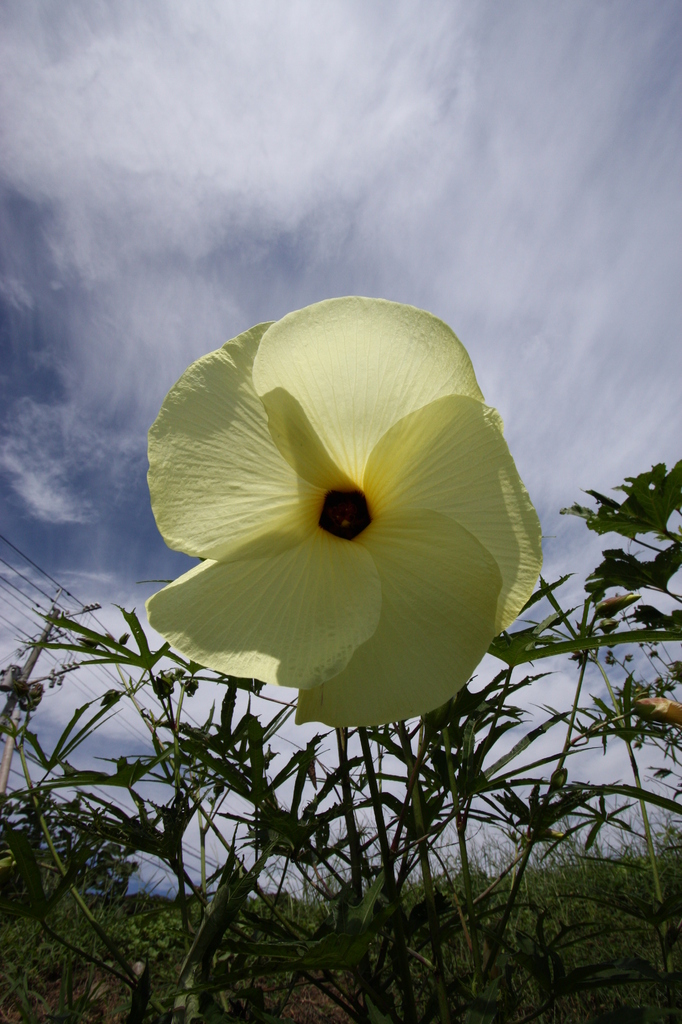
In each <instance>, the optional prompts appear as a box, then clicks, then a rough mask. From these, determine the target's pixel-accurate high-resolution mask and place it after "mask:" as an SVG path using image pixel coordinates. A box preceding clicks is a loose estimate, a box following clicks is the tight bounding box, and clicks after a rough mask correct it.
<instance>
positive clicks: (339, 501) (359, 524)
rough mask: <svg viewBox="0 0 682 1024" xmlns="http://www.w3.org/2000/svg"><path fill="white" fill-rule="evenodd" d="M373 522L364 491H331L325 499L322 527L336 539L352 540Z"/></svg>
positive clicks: (321, 517) (321, 519) (321, 518)
mask: <svg viewBox="0 0 682 1024" xmlns="http://www.w3.org/2000/svg"><path fill="white" fill-rule="evenodd" d="M371 522H372V519H371V517H370V514H369V512H368V511H367V502H366V501H365V496H364V494H363V493H362V491H330V492H329V494H328V495H327V497H326V498H325V499H324V507H323V509H322V515H321V516H320V526H321V527H322V529H323V530H327V532H328V533H333V534H334V536H335V537H344V538H345V540H352V539H353V537H357V535H358V534H359V533H362V531H363V530H364V529H365V527H366V526H369V524H370V523H371Z"/></svg>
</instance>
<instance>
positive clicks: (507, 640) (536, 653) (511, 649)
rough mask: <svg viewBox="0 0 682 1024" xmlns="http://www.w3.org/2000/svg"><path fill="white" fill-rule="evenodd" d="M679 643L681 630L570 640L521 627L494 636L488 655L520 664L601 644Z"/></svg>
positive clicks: (626, 633) (646, 630)
mask: <svg viewBox="0 0 682 1024" xmlns="http://www.w3.org/2000/svg"><path fill="white" fill-rule="evenodd" d="M667 640H670V641H673V642H675V641H676V642H678V643H679V642H680V641H681V640H682V629H674V630H672V629H631V630H627V631H624V632H621V633H609V634H608V635H607V636H579V637H576V638H575V639H572V640H545V638H544V637H534V636H533V635H532V630H530V629H523V630H519V631H518V632H516V633H501V634H500V635H499V636H497V637H495V639H494V640H493V642H492V643H491V645H490V647H489V648H488V654H492V655H493V657H494V658H499V660H500V661H503V662H504V663H505V664H506V665H509V666H515V665H523V664H525V663H527V662H531V661H538V660H539V659H541V658H554V657H556V656H557V655H559V654H575V653H577V652H579V651H592V650H598V649H599V648H601V647H617V646H618V645H619V644H648V643H654V642H659V643H662V642H665V641H667Z"/></svg>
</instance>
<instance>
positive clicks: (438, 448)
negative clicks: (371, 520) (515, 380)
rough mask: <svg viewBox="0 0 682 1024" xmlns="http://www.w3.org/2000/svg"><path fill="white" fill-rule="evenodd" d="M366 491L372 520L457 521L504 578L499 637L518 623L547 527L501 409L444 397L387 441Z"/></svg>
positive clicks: (374, 457)
mask: <svg viewBox="0 0 682 1024" xmlns="http://www.w3.org/2000/svg"><path fill="white" fill-rule="evenodd" d="M363 486H364V489H365V493H366V495H367V502H368V505H369V508H370V513H371V514H372V515H373V516H377V517H379V516H381V514H382V510H384V509H386V510H393V509H396V508H405V507H408V508H430V509H434V510H435V511H436V512H441V513H442V514H443V515H446V516H449V517H451V518H452V519H455V520H457V522H458V523H460V524H461V525H462V526H464V527H465V529H467V530H468V531H469V532H470V533H472V534H473V535H474V537H476V538H477V540H479V541H480V542H481V544H482V545H483V546H484V547H485V548H486V550H487V551H489V552H490V554H491V555H492V556H493V558H494V559H495V561H496V562H497V564H498V566H499V568H500V572H501V573H502V581H503V583H502V590H501V592H500V597H499V603H498V610H497V618H496V632H499V630H501V629H506V627H507V626H508V625H509V624H510V623H511V622H513V621H514V619H515V618H516V616H517V615H518V613H519V611H520V610H521V608H522V607H523V605H524V604H525V603H526V601H527V600H528V598H529V597H530V595H531V593H532V592H533V588H534V587H535V584H536V582H537V578H538V575H539V573H540V569H541V567H542V547H541V530H540V522H539V519H538V516H537V513H536V511H535V509H534V508H533V505H532V503H531V500H530V498H529V496H528V492H527V491H526V488H525V487H524V485H523V483H522V481H521V478H520V477H519V474H518V472H517V470H516V466H515V465H514V460H513V459H512V457H511V455H510V453H509V448H508V447H507V443H506V441H505V439H504V436H503V433H502V421H501V419H500V417H499V415H498V414H497V412H496V411H495V410H494V409H491V408H489V407H487V406H485V405H483V404H482V403H481V402H477V401H475V400H473V399H470V398H464V397H461V396H457V397H446V398H440V399H438V400H437V401H435V402H432V403H431V405H428V406H426V407H425V408H423V409H419V410H418V411H417V412H414V413H411V414H410V415H409V416H406V417H405V418H404V419H402V420H401V421H400V422H399V423H396V424H395V426H393V427H391V429H390V430H389V431H388V432H387V433H386V434H385V435H384V436H383V437H382V438H381V440H380V441H379V443H378V444H377V445H376V447H375V448H374V450H373V451H372V454H371V455H370V457H369V460H368V462H367V467H366V470H365V477H364V482H363Z"/></svg>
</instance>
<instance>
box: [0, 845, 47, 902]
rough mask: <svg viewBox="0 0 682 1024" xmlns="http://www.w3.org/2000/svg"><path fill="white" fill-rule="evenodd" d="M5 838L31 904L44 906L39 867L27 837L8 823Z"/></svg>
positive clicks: (44, 900)
mask: <svg viewBox="0 0 682 1024" xmlns="http://www.w3.org/2000/svg"><path fill="white" fill-rule="evenodd" d="M5 838H6V842H7V845H8V846H9V848H10V850H11V851H12V856H13V857H14V859H15V861H16V862H17V868H18V869H19V871H20V873H21V877H22V878H23V880H24V884H25V886H26V888H27V890H28V898H29V899H30V901H31V905H32V906H34V907H35V908H36V909H37V908H38V907H41V908H42V907H44V906H45V905H46V904H47V900H46V899H45V892H44V890H43V882H42V879H41V877H40V868H39V867H38V865H37V863H36V859H35V856H34V855H33V850H32V849H31V845H30V843H29V841H28V839H27V838H26V836H25V835H24V834H23V832H15V831H14V829H12V828H10V826H9V825H6V826H5Z"/></svg>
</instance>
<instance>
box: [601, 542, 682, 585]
mask: <svg viewBox="0 0 682 1024" xmlns="http://www.w3.org/2000/svg"><path fill="white" fill-rule="evenodd" d="M602 554H603V555H604V561H603V562H602V563H601V564H600V565H598V566H597V568H596V569H595V570H594V572H593V573H591V574H590V575H589V576H588V577H587V583H586V584H585V590H586V591H587V593H588V594H592V596H593V597H594V598H601V597H602V596H603V594H604V593H605V592H606V591H607V590H608V589H609V588H610V587H625V589H626V590H645V589H646V590H658V591H660V592H661V593H664V594H665V593H668V583H669V582H670V580H671V579H672V577H673V576H674V575H675V573H676V572H677V570H678V569H679V568H680V566H682V544H671V545H670V546H669V547H667V548H664V550H663V551H659V553H658V554H657V555H656V557H655V558H653V559H651V560H647V559H643V558H640V557H639V555H632V554H630V553H629V552H627V551H623V550H622V548H611V549H609V550H608V551H603V552H602Z"/></svg>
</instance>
